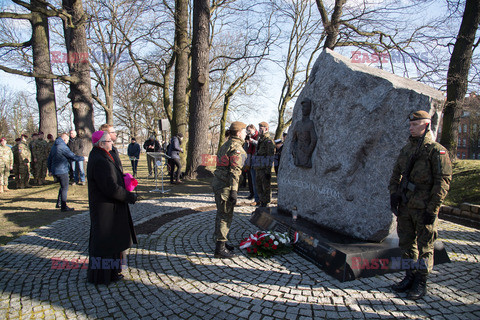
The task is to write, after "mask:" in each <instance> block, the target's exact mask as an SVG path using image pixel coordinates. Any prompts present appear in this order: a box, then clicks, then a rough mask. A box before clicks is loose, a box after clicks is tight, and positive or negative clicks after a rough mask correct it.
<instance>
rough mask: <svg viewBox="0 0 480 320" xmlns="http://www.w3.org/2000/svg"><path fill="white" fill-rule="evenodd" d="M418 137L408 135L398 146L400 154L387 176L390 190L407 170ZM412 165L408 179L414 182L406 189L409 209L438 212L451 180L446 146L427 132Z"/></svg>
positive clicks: (396, 185) (397, 184)
mask: <svg viewBox="0 0 480 320" xmlns="http://www.w3.org/2000/svg"><path fill="white" fill-rule="evenodd" d="M419 139H421V138H414V137H410V138H409V143H408V144H407V145H406V146H404V147H403V148H402V150H400V155H399V156H398V159H397V161H396V163H395V166H394V167H393V173H392V176H391V178H390V184H389V190H390V194H392V193H394V192H396V191H397V189H398V186H399V184H400V180H401V178H402V173H403V172H405V171H406V166H407V163H408V161H409V159H410V157H411V156H412V154H413V153H414V152H415V150H416V149H417V145H418V142H419ZM418 152H419V154H418V157H417V160H416V161H415V164H414V165H413V169H412V171H411V173H410V177H409V181H410V182H411V183H413V184H414V185H415V187H414V190H410V189H411V188H410V189H409V190H407V192H406V196H407V199H408V202H407V207H408V208H410V209H420V210H423V209H425V210H426V211H427V212H429V213H434V214H437V213H438V211H439V209H440V206H441V205H442V202H443V200H444V199H445V197H446V196H447V193H448V190H449V188H450V182H451V180H452V164H451V162H450V158H449V157H448V152H447V150H446V149H445V148H444V147H443V146H442V145H441V144H439V143H437V142H435V141H433V140H432V138H431V135H430V134H427V135H426V136H425V140H424V141H423V144H422V146H421V147H420V149H419V151H418Z"/></svg>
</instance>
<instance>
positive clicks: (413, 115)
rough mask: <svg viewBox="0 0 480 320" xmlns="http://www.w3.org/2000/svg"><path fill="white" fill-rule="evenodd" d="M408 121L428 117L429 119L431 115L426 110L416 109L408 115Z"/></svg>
mask: <svg viewBox="0 0 480 320" xmlns="http://www.w3.org/2000/svg"><path fill="white" fill-rule="evenodd" d="M408 119H409V120H410V121H417V120H422V119H428V120H431V119H432V117H431V116H430V115H429V114H428V112H426V111H423V110H418V111H415V112H412V113H411V114H410V116H409V117H408Z"/></svg>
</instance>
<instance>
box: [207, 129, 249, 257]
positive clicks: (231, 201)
mask: <svg viewBox="0 0 480 320" xmlns="http://www.w3.org/2000/svg"><path fill="white" fill-rule="evenodd" d="M228 134H229V139H228V140H227V142H225V143H224V144H223V145H222V146H221V147H220V149H219V150H218V153H217V168H216V170H215V172H214V178H213V181H212V188H213V192H214V193H215V203H216V205H217V216H216V218H215V235H214V237H215V240H216V246H215V258H232V257H233V254H232V253H231V251H232V250H233V247H232V246H230V245H228V244H227V241H228V238H227V236H228V232H229V231H230V225H231V224H232V218H233V208H234V207H235V204H236V203H237V191H238V181H239V180H240V176H241V174H242V168H243V163H244V161H245V159H246V152H245V150H244V149H243V143H244V140H245V137H246V135H247V132H246V124H244V123H242V122H239V121H235V122H233V123H232V124H231V125H230V129H229V131H228Z"/></svg>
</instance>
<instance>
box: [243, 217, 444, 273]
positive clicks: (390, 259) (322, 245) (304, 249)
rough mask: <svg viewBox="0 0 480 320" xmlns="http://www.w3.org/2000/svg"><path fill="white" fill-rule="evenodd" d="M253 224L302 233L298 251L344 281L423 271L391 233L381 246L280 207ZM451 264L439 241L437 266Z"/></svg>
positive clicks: (296, 249) (252, 218)
mask: <svg viewBox="0 0 480 320" xmlns="http://www.w3.org/2000/svg"><path fill="white" fill-rule="evenodd" d="M250 222H252V223H253V224H254V225H256V226H257V227H259V228H260V229H261V230H270V231H278V232H288V233H289V234H290V235H291V236H293V234H294V233H295V232H298V236H299V237H298V242H297V243H296V244H295V247H294V251H295V252H297V253H298V254H299V255H300V256H302V257H304V258H305V259H307V260H309V261H311V262H313V263H314V264H315V265H317V266H318V267H320V268H321V269H323V270H324V271H325V272H327V273H328V274H329V275H331V276H332V277H334V278H336V279H338V280H339V281H341V282H344V281H351V280H355V279H358V278H367V277H373V276H376V275H382V274H386V273H392V272H398V271H401V270H404V269H406V268H422V266H421V265H415V264H413V263H412V261H410V260H408V259H402V258H401V256H402V255H401V251H400V248H399V247H398V236H397V235H396V233H394V234H390V235H389V236H388V237H387V238H386V239H385V240H384V241H382V242H380V243H376V242H368V241H363V240H358V239H355V238H350V237H347V236H345V235H343V234H340V233H337V232H334V231H331V230H327V229H324V228H322V227H321V226H318V225H316V224H314V223H312V222H311V221H308V220H305V219H302V218H300V217H299V218H297V219H295V220H293V219H292V216H291V215H290V214H289V213H287V212H284V211H282V210H279V209H278V208H258V209H257V210H255V212H254V213H253V214H252V217H251V218H250ZM447 262H450V258H449V257H448V254H447V252H446V250H445V248H444V245H443V243H442V242H441V241H438V240H437V241H436V242H435V252H434V264H435V265H438V264H441V263H447Z"/></svg>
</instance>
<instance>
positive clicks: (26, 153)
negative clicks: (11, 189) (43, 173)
mask: <svg viewBox="0 0 480 320" xmlns="http://www.w3.org/2000/svg"><path fill="white" fill-rule="evenodd" d="M26 137H27V136H26V135H22V137H21V138H17V139H16V140H15V141H16V142H17V144H16V145H14V146H13V147H12V152H13V172H14V174H15V181H16V183H17V189H22V188H25V187H27V188H28V187H30V184H29V183H28V181H29V180H30V172H29V171H28V164H29V163H30V161H31V154H30V150H28V146H27V142H26Z"/></svg>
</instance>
